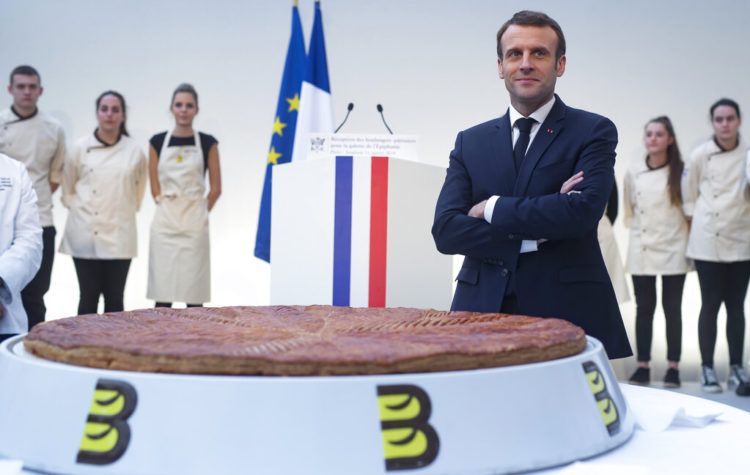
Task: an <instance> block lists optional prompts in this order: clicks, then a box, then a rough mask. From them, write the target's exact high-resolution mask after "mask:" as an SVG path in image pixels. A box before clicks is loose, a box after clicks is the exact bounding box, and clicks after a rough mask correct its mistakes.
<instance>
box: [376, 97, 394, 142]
mask: <svg viewBox="0 0 750 475" xmlns="http://www.w3.org/2000/svg"><path fill="white" fill-rule="evenodd" d="M378 112H380V118H381V119H383V125H385V128H386V129H388V132H390V134H391V135H393V131H392V130H391V128H390V127H388V122H386V121H385V116H384V115H383V106H381V105H380V104H378Z"/></svg>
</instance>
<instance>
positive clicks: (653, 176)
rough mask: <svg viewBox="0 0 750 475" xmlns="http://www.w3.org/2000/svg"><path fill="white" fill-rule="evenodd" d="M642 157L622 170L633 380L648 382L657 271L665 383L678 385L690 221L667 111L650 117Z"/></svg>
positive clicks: (672, 130) (679, 158) (676, 149)
mask: <svg viewBox="0 0 750 475" xmlns="http://www.w3.org/2000/svg"><path fill="white" fill-rule="evenodd" d="M643 141H644V144H645V146H646V151H647V152H648V153H647V155H646V158H645V159H643V160H637V161H635V162H634V163H632V164H631V166H630V168H629V169H628V171H627V173H626V175H625V186H624V190H623V194H624V200H623V201H624V208H625V212H624V214H625V225H626V226H627V227H628V228H630V242H629V245H628V257H627V262H626V270H627V272H628V273H630V274H632V277H633V290H634V293H635V304H636V314H635V334H636V347H637V350H638V355H637V358H638V368H637V369H636V371H635V373H633V375H632V376H631V377H630V382H631V383H636V384H648V383H649V382H650V381H651V371H650V369H649V362H650V361H651V341H652V337H653V320H654V311H655V310H656V278H657V276H661V284H662V299H661V301H662V308H663V309H664V316H665V318H666V327H667V332H666V333H667V362H668V369H667V372H666V374H665V376H664V386H665V387H672V388H674V387H679V386H680V375H679V369H678V365H679V361H680V355H681V351H682V291H683V288H684V286H685V275H686V273H687V272H688V270H690V264H689V262H688V259H687V258H686V257H685V249H686V247H687V241H688V232H689V231H688V220H687V218H686V217H685V215H684V214H683V212H682V192H681V179H682V172H683V169H684V164H683V161H682V157H681V155H680V149H679V147H678V145H677V138H676V137H675V133H674V127H673V126H672V122H671V121H670V120H669V118H668V117H666V116H661V117H657V118H655V119H652V120H650V121H649V122H648V123H647V124H646V127H645V131H644V139H643Z"/></svg>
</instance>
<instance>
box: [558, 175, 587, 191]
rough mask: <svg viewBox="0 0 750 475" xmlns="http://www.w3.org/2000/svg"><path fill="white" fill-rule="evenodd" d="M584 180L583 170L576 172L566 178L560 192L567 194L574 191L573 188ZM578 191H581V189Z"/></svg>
mask: <svg viewBox="0 0 750 475" xmlns="http://www.w3.org/2000/svg"><path fill="white" fill-rule="evenodd" d="M582 181H583V170H581V171H580V172H578V173H576V174H575V175H573V176H572V177H570V178H568V179H567V180H565V183H563V184H562V187H560V194H563V195H567V194H568V193H570V192H571V191H573V188H575V187H576V185H577V184H579V183H580V182H582ZM576 193H580V192H579V191H578V192H576Z"/></svg>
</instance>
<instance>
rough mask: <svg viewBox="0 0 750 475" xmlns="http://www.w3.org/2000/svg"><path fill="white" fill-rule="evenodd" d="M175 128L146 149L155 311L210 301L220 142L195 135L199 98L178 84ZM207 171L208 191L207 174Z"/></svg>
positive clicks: (174, 102)
mask: <svg viewBox="0 0 750 475" xmlns="http://www.w3.org/2000/svg"><path fill="white" fill-rule="evenodd" d="M171 111H172V114H173V115H174V120H175V127H174V129H172V130H171V131H169V132H163V133H160V134H156V135H154V136H153V137H152V138H151V140H150V148H149V176H150V178H151V194H152V195H153V197H154V200H155V201H156V213H155V214H154V220H153V222H152V224H151V239H150V248H149V270H148V292H147V296H148V298H149V299H152V300H155V301H156V306H157V307H171V306H172V303H173V302H185V303H186V304H187V305H188V306H189V307H194V306H201V305H202V304H203V303H204V302H208V301H209V300H211V269H210V252H209V238H208V212H209V211H211V209H212V208H213V207H214V205H215V204H216V200H218V199H219V195H220V194H221V172H220V166H219V146H218V141H217V140H216V139H215V138H214V137H212V136H211V135H208V134H204V133H202V132H197V131H195V130H194V129H193V119H195V116H196V114H198V93H197V92H196V91H195V88H193V86H191V85H190V84H180V85H179V86H177V89H175V91H174V93H173V94H172V103H171ZM206 171H208V178H209V191H208V193H206V180H205V174H206Z"/></svg>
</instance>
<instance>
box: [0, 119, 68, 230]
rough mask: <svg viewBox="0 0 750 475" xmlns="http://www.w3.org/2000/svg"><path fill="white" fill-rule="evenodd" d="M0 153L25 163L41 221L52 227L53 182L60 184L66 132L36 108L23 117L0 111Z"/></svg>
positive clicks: (55, 121) (42, 223) (43, 224)
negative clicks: (32, 184) (31, 113)
mask: <svg viewBox="0 0 750 475" xmlns="http://www.w3.org/2000/svg"><path fill="white" fill-rule="evenodd" d="M0 153H4V154H6V155H8V156H9V157H10V158H15V159H16V160H18V161H20V162H21V163H23V164H24V165H25V166H26V171H27V172H28V173H29V176H30V177H31V180H32V182H33V183H34V190H35V191H36V196H37V208H38V209H39V222H40V224H41V225H42V226H52V225H53V222H52V190H51V189H50V185H49V184H50V182H52V183H60V180H61V179H62V167H63V161H64V159H65V133H64V132H63V128H62V126H61V125H60V123H59V122H57V120H55V119H54V118H53V117H52V116H50V115H47V114H45V113H44V111H40V110H38V109H37V111H36V113H34V115H32V116H31V117H27V118H21V117H19V116H17V115H16V114H15V113H14V112H13V110H12V109H10V108H9V109H5V110H2V111H0Z"/></svg>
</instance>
